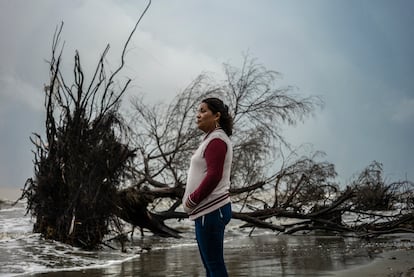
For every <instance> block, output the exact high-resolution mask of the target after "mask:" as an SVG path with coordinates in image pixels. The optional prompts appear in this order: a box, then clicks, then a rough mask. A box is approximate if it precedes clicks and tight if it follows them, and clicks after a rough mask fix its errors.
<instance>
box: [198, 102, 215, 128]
mask: <svg viewBox="0 0 414 277" xmlns="http://www.w3.org/2000/svg"><path fill="white" fill-rule="evenodd" d="M196 118H197V126H198V129H200V130H201V131H203V132H205V133H208V132H210V131H212V130H214V129H215V128H216V122H218V120H219V118H220V113H216V114H213V112H212V111H211V110H210V109H209V108H208V105H207V104H206V103H204V102H202V103H201V104H200V105H199V106H198V111H197V117H196Z"/></svg>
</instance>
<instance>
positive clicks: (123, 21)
mask: <svg viewBox="0 0 414 277" xmlns="http://www.w3.org/2000/svg"><path fill="white" fill-rule="evenodd" d="M145 4H146V2H145V1H121V2H120V1H112V0H100V1H98V0H93V1H81V0H78V1H55V0H53V1H52V0H39V1H23V0H14V1H1V2H0V36H1V38H2V43H1V44H0V55H1V61H2V63H0V116H1V117H0V138H1V145H0V151H1V152H0V186H3V185H12V186H21V185H22V183H23V182H24V180H25V179H26V178H27V177H30V175H31V174H32V167H33V165H32V163H31V159H32V153H31V152H30V150H31V148H32V147H31V145H30V142H29V139H28V137H29V136H30V134H31V132H33V131H35V132H42V129H43V120H44V118H43V117H44V115H43V84H44V83H47V78H48V69H47V64H46V63H45V59H48V58H49V55H50V47H51V45H50V44H51V40H52V35H53V31H54V30H55V28H56V26H57V25H58V24H59V23H60V21H62V20H63V21H64V22H65V27H64V31H63V39H64V40H65V48H64V56H63V58H64V59H63V62H64V68H65V69H66V71H65V74H67V76H70V74H71V68H72V65H73V54H74V51H75V49H78V50H79V51H80V54H81V59H82V64H83V67H84V69H85V71H86V72H87V73H88V72H92V71H93V69H94V66H95V65H96V61H97V59H98V57H99V55H100V53H101V52H102V51H103V49H104V48H105V46H106V44H107V43H109V44H110V45H111V50H110V53H109V55H108V66H109V67H110V68H115V67H116V66H117V65H118V64H119V56H120V53H121V49H122V46H123V44H124V42H125V40H126V38H127V36H128V34H129V32H130V30H131V29H132V27H133V25H134V24H135V21H136V20H137V18H138V15H139V14H140V12H141V11H142V10H143V8H144V7H145ZM413 8H414V3H411V2H410V1H404V0H397V1H392V3H391V2H389V1H383V0H369V1H363V2H361V1H355V0H351V1H326V0H317V1H300V2H298V1H257V2H252V1H216V0H214V1H193V0H192V1H178V0H170V1H166V0H158V1H157V0H154V1H153V3H152V6H151V8H150V10H149V12H148V14H147V15H146V16H145V18H144V20H143V22H142V24H141V26H140V28H139V30H138V32H137V33H136V34H135V36H134V38H133V40H132V41H131V47H130V49H129V51H128V54H127V65H126V67H125V70H124V71H123V73H122V77H130V78H132V79H133V84H132V85H131V87H130V90H129V91H128V96H132V95H134V94H145V95H146V98H147V99H149V100H150V101H152V100H161V99H164V100H168V99H171V98H172V97H173V96H174V95H175V93H177V92H178V91H180V90H181V89H183V88H184V87H185V86H186V85H188V84H189V82H190V81H191V80H192V79H193V78H195V77H196V76H197V75H198V74H199V73H201V72H203V71H210V72H216V73H217V75H216V76H217V77H218V78H220V76H221V75H220V74H222V73H221V72H220V70H221V64H222V63H223V62H231V63H232V64H234V65H239V64H240V62H241V55H242V53H243V52H245V51H249V52H250V53H251V55H252V56H254V57H257V60H258V61H259V62H261V63H263V64H264V65H265V66H267V67H268V68H269V69H274V70H277V71H280V72H281V73H282V74H283V79H281V80H280V82H281V85H285V84H289V85H294V86H297V87H298V88H299V91H298V93H301V94H304V95H311V94H313V95H314V94H316V95H320V96H322V97H323V98H324V100H325V103H326V104H325V108H324V109H323V110H321V111H317V112H316V114H315V117H313V118H310V119H309V120H307V121H305V122H304V123H301V124H298V125H297V126H295V127H286V136H287V138H288V139H289V141H291V142H292V143H294V144H301V143H308V142H309V143H312V144H314V148H315V149H318V150H323V151H325V152H326V153H327V156H326V159H327V160H329V161H331V162H333V163H334V164H336V166H337V170H338V172H339V174H340V176H341V178H343V179H347V178H349V177H350V176H351V175H352V174H354V173H356V172H358V171H359V170H361V169H362V168H363V167H364V166H366V165H367V164H368V163H369V162H370V161H372V160H378V161H381V162H383V163H384V167H385V171H386V172H387V174H389V175H390V176H395V177H396V178H403V177H405V174H407V176H408V178H411V179H414V178H413V177H414V176H413V173H414V172H413V170H414V162H413V159H412V156H413V155H414V152H413V151H414V150H413V148H412V141H413V140H414V131H413V129H412V126H413V123H414V114H413V112H412V111H413V110H414V104H413V103H414V92H413V91H414V84H413V82H412V81H411V78H412V76H413V73H414V54H413V52H412V49H414V42H413V40H414V33H413V32H414V30H413V28H412V27H411V26H413V25H414V18H413V17H412V16H411V11H412V10H413ZM125 102H126V103H125V104H126V105H127V102H128V101H127V100H125Z"/></svg>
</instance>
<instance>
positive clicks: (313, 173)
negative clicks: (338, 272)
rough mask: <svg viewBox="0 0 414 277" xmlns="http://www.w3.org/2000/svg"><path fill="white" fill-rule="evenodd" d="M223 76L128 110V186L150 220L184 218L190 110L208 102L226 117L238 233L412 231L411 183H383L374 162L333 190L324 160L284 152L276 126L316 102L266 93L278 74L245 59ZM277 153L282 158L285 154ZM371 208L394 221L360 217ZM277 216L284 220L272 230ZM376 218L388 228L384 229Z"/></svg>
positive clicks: (287, 91)
mask: <svg viewBox="0 0 414 277" xmlns="http://www.w3.org/2000/svg"><path fill="white" fill-rule="evenodd" d="M224 68H225V75H226V78H225V81H222V82H218V83H216V82H215V81H214V80H212V79H210V78H209V76H206V75H200V76H199V77H198V78H196V79H195V80H194V82H193V83H191V84H190V85H189V86H188V87H187V88H186V89H185V90H184V91H183V92H182V93H180V94H178V95H177V97H176V98H175V99H174V100H173V101H172V102H171V103H170V104H169V105H163V104H157V105H154V106H151V105H147V104H146V103H145V102H144V100H143V99H135V101H134V102H133V105H134V107H135V110H136V115H135V117H134V118H133V119H132V123H131V124H132V126H134V122H136V123H139V124H136V126H134V127H133V128H132V129H133V130H135V133H134V135H133V137H134V141H133V144H134V147H136V148H137V149H138V151H137V156H138V158H137V159H136V163H135V164H134V166H133V167H132V168H131V171H132V172H133V175H134V178H133V179H132V180H131V183H132V184H134V187H135V190H136V192H137V193H139V194H144V195H147V196H149V197H151V198H152V199H153V200H152V201H151V203H149V205H148V207H147V208H148V209H149V210H151V211H153V212H154V213H156V214H158V215H159V216H160V217H159V220H162V221H164V220H167V219H178V220H180V219H183V218H185V217H186V215H185V214H184V213H183V212H182V209H181V197H182V194H183V190H184V187H185V180H186V171H187V168H188V161H189V160H190V157H191V154H192V152H193V151H194V150H195V149H196V147H197V145H198V139H199V137H200V133H199V132H198V130H197V129H196V128H195V124H194V118H195V113H194V109H195V107H197V106H198V104H199V103H200V101H201V100H202V99H203V98H205V97H207V96H211V95H214V96H218V97H220V98H222V99H223V100H224V101H225V102H226V103H227V104H228V105H229V107H230V110H231V111H232V112H233V116H234V122H235V130H234V136H232V141H233V144H234V159H233V161H234V164H233V168H232V173H233V176H232V187H231V189H230V193H231V196H232V202H233V218H234V219H238V220H240V221H242V222H245V224H242V226H241V227H242V228H252V230H254V229H255V228H265V229H270V230H273V231H276V232H282V233H286V234H295V233H298V232H309V231H314V230H322V231H329V232H333V233H341V234H344V233H347V234H350V233H353V234H354V235H357V236H369V235H373V234H381V232H382V233H385V232H386V231H389V232H391V230H394V231H401V230H405V231H410V232H411V231H412V230H413V228H414V226H413V221H412V218H411V217H410V216H409V214H410V213H412V212H411V209H412V207H413V205H414V204H413V184H412V183H411V182H410V181H405V182H397V183H394V184H385V182H384V180H383V178H382V175H381V174H382V166H381V165H380V164H379V163H377V162H373V164H371V165H369V166H368V167H367V169H365V170H364V171H363V172H362V173H361V175H360V176H358V178H357V179H356V180H355V181H353V182H352V183H351V184H349V185H348V186H347V188H346V189H345V190H344V191H341V189H340V186H339V185H338V184H337V183H336V181H335V178H336V175H337V173H336V171H335V167H334V165H333V164H331V163H329V162H326V161H320V158H321V157H323V153H320V152H316V153H311V154H310V155H308V156H300V155H299V154H298V153H299V152H300V149H294V150H292V147H291V146H290V145H289V144H288V143H287V142H286V141H285V139H284V137H283V136H282V135H281V133H280V126H281V124H283V123H287V124H295V122H297V120H302V119H304V118H305V117H306V116H307V115H308V114H309V113H311V112H312V111H313V110H314V109H315V107H317V106H318V105H319V104H321V103H320V100H319V99H318V98H312V97H310V98H299V97H297V96H295V95H294V94H291V90H292V88H290V87H285V88H274V81H275V80H276V77H277V76H278V73H277V72H274V71H269V70H267V69H266V68H264V67H263V66H261V65H260V64H257V63H256V62H255V60H253V59H250V58H249V57H245V59H244V62H243V64H242V67H241V68H239V69H238V68H235V67H232V66H230V65H225V67H224ZM282 149H288V151H289V153H290V154H289V155H288V156H284V155H283V151H282ZM275 153H278V155H275ZM275 161H278V163H279V164H280V168H279V170H277V171H275V170H274V169H270V168H274V167H275ZM272 172H275V173H273V174H272ZM269 173H270V174H269ZM370 192H371V193H370ZM398 203H402V206H398ZM375 209H382V210H383V211H389V210H394V209H397V210H398V213H397V214H394V215H393V216H392V217H387V216H381V215H378V214H377V215H376V217H375V218H374V217H372V218H370V217H368V216H365V217H364V218H363V219H362V217H361V215H362V214H363V213H366V212H367V211H369V210H375ZM385 214H386V212H385ZM407 214H408V215H407ZM344 217H347V218H346V220H345V219H344ZM350 217H351V218H352V219H353V220H349V218H350ZM281 218H283V219H286V222H283V223H280V219H281ZM402 218H404V219H405V220H402ZM384 220H386V221H387V222H388V223H389V224H388V225H384V223H383V222H384Z"/></svg>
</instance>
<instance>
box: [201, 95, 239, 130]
mask: <svg viewBox="0 0 414 277" xmlns="http://www.w3.org/2000/svg"><path fill="white" fill-rule="evenodd" d="M201 102H202V103H206V104H207V106H208V108H209V109H210V110H211V111H212V112H213V114H216V113H218V112H220V121H219V124H220V127H221V128H222V129H223V131H224V132H225V133H226V134H227V135H228V136H231V135H232V134H233V118H232V117H231V115H230V114H229V107H228V106H227V105H225V104H224V103H223V101H221V100H220V99H218V98H215V97H210V98H206V99H204V100H203V101H201Z"/></svg>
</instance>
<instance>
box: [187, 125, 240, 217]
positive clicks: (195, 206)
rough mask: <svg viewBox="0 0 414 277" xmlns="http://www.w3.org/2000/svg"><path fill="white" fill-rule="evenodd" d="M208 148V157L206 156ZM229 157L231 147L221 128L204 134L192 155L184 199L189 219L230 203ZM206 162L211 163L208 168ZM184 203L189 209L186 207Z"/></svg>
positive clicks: (230, 160) (231, 153) (231, 152)
mask: <svg viewBox="0 0 414 277" xmlns="http://www.w3.org/2000/svg"><path fill="white" fill-rule="evenodd" d="M207 147H208V154H209V155H208V157H206V156H205V152H206V149H207ZM232 158H233V146H232V144H231V141H230V138H229V137H228V136H227V134H226V133H225V132H224V131H223V130H222V129H216V130H214V131H212V132H211V133H209V134H207V135H206V136H205V137H204V139H203V141H202V142H201V144H200V146H199V147H198V149H197V150H196V151H195V152H194V154H193V156H192V157H191V163H190V168H189V170H188V176H187V185H186V188H185V193H184V197H183V206H184V210H185V211H186V212H187V213H188V215H189V218H190V219H191V220H195V219H196V218H198V217H200V216H203V215H205V214H208V213H210V212H212V211H214V210H216V209H218V208H220V207H222V206H224V205H226V204H227V203H230V196H229V189H230V171H231V164H232ZM207 159H209V162H210V165H209V167H208V168H207ZM216 162H217V164H216ZM221 165H222V166H221ZM186 202H187V203H188V204H189V205H190V207H187V206H186V204H185V203H186Z"/></svg>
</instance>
